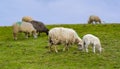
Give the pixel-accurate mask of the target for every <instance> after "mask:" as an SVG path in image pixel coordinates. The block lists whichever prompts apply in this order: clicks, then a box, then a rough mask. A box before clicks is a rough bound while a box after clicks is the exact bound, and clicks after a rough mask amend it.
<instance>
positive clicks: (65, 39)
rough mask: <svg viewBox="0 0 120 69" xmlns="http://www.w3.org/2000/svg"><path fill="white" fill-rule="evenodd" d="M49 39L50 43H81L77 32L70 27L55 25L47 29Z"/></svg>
mask: <svg viewBox="0 0 120 69" xmlns="http://www.w3.org/2000/svg"><path fill="white" fill-rule="evenodd" d="M49 40H51V41H52V42H50V43H51V44H52V45H58V44H60V43H61V44H65V45H66V46H67V45H71V44H74V43H78V44H82V40H81V39H80V38H79V36H78V35H77V33H76V32H75V31H74V30H73V29H70V28H63V27H56V28H53V29H51V30H50V31H49ZM56 52H57V51H56Z"/></svg>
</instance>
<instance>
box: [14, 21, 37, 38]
mask: <svg viewBox="0 0 120 69" xmlns="http://www.w3.org/2000/svg"><path fill="white" fill-rule="evenodd" d="M18 32H24V33H25V35H26V38H28V36H29V35H31V34H33V36H34V38H37V33H36V30H35V28H34V27H33V25H32V24H31V23H28V22H15V23H14V24H13V36H14V39H15V40H17V34H18Z"/></svg>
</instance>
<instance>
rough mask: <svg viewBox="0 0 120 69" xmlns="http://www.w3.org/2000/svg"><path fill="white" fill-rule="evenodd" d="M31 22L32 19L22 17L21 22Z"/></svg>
mask: <svg viewBox="0 0 120 69" xmlns="http://www.w3.org/2000/svg"><path fill="white" fill-rule="evenodd" d="M32 20H33V18H32V17H30V16H24V17H22V21H25V22H30V21H32Z"/></svg>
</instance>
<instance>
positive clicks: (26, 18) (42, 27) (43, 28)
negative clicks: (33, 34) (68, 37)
mask: <svg viewBox="0 0 120 69" xmlns="http://www.w3.org/2000/svg"><path fill="white" fill-rule="evenodd" d="M22 21H24V22H29V23H31V24H32V25H33V27H34V28H35V29H36V31H37V33H38V35H40V33H41V32H45V33H46V35H48V31H49V30H48V29H47V28H46V26H45V25H44V23H43V22H40V21H36V20H32V18H31V17H30V16H24V17H23V18H22Z"/></svg>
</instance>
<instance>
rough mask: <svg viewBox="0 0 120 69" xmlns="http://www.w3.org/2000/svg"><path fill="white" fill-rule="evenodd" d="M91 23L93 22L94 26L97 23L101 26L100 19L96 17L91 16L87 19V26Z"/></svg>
mask: <svg viewBox="0 0 120 69" xmlns="http://www.w3.org/2000/svg"><path fill="white" fill-rule="evenodd" d="M93 22H95V23H96V24H97V23H99V24H101V19H100V18H99V17H98V16H95V15H91V16H90V17H89V20H88V24H91V23H92V24H93Z"/></svg>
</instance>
